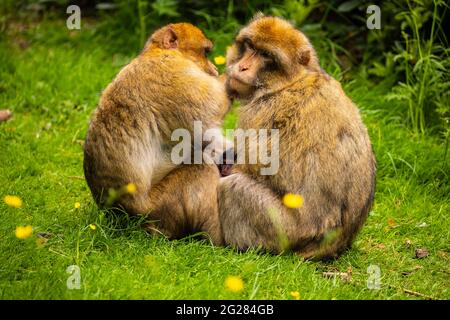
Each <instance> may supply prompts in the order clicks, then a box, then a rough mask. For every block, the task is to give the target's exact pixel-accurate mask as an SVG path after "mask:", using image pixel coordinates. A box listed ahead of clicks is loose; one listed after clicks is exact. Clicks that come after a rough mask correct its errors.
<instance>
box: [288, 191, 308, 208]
mask: <svg viewBox="0 0 450 320" xmlns="http://www.w3.org/2000/svg"><path fill="white" fill-rule="evenodd" d="M283 203H284V205H285V206H286V207H288V208H292V209H296V208H300V207H301V206H302V205H303V197H302V196H301V195H299V194H293V193H286V194H285V195H284V197H283Z"/></svg>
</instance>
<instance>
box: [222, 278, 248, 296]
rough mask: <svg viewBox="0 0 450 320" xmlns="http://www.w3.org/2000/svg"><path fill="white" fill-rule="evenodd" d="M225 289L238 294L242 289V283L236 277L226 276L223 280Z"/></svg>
mask: <svg viewBox="0 0 450 320" xmlns="http://www.w3.org/2000/svg"><path fill="white" fill-rule="evenodd" d="M225 287H226V288H227V289H228V290H230V291H231V292H240V291H242V289H244V281H242V279H241V278H240V277H237V276H228V277H227V278H226V279H225Z"/></svg>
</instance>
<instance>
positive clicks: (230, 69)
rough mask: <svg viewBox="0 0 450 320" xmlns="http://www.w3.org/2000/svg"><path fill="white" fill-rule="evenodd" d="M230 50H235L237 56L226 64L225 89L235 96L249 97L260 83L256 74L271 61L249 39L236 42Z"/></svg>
mask: <svg viewBox="0 0 450 320" xmlns="http://www.w3.org/2000/svg"><path fill="white" fill-rule="evenodd" d="M231 50H234V51H237V55H238V58H237V59H234V61H232V62H231V63H229V64H228V65H227V81H226V87H227V91H228V93H229V94H230V95H231V96H235V97H237V98H241V99H246V98H249V97H250V96H252V95H253V93H254V91H255V90H256V88H258V86H259V85H260V82H259V79H258V76H259V75H260V72H261V70H262V69H264V68H265V67H266V66H267V65H268V64H270V63H271V61H270V57H268V56H266V55H264V54H263V53H261V52H258V51H257V50H256V49H255V48H254V47H253V45H252V43H251V41H244V42H242V43H239V42H237V43H235V44H234V46H233V47H232V48H231V49H230V51H231ZM228 55H229V54H228Z"/></svg>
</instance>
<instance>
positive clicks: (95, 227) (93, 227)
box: [89, 223, 97, 230]
mask: <svg viewBox="0 0 450 320" xmlns="http://www.w3.org/2000/svg"><path fill="white" fill-rule="evenodd" d="M89 228H91V229H92V230H95V229H97V226H96V225H95V224H94V223H91V224H90V225H89Z"/></svg>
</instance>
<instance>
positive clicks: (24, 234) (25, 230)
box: [16, 226, 33, 239]
mask: <svg viewBox="0 0 450 320" xmlns="http://www.w3.org/2000/svg"><path fill="white" fill-rule="evenodd" d="M32 234H33V227H32V226H25V227H22V226H18V227H16V237H17V238H19V239H28V238H29V237H31V235H32Z"/></svg>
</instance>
